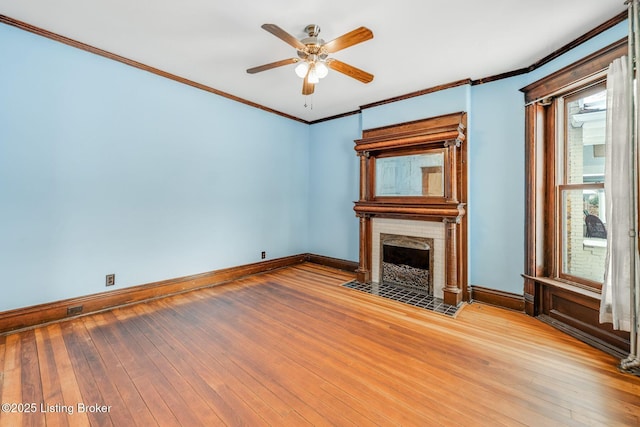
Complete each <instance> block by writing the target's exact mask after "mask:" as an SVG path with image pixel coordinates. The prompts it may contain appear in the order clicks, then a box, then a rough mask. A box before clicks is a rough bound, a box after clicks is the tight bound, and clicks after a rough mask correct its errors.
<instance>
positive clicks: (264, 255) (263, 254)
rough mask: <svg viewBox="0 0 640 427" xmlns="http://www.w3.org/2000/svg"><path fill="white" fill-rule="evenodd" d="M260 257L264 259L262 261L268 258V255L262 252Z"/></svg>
mask: <svg viewBox="0 0 640 427" xmlns="http://www.w3.org/2000/svg"><path fill="white" fill-rule="evenodd" d="M260 256H261V257H262V259H265V258H266V257H267V253H266V252H265V251H262V254H261V255H260Z"/></svg>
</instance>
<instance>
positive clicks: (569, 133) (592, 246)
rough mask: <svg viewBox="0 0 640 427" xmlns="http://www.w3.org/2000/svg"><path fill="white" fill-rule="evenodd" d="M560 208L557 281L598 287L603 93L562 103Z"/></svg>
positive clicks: (595, 90) (602, 238)
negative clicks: (569, 281) (559, 278)
mask: <svg viewBox="0 0 640 427" xmlns="http://www.w3.org/2000/svg"><path fill="white" fill-rule="evenodd" d="M560 104H561V105H563V108H559V109H558V110H559V112H561V114H560V117H559V119H560V120H559V123H558V125H559V126H558V130H559V137H561V138H563V141H564V143H561V144H558V145H557V148H558V150H559V151H560V152H558V157H559V158H560V159H562V160H561V161H560V162H558V165H559V167H560V168H562V169H563V170H560V171H558V172H559V173H558V175H557V176H558V178H559V179H558V184H559V185H558V188H557V190H558V192H557V195H558V198H559V200H558V207H559V209H560V221H559V224H558V225H559V239H558V240H559V243H560V248H561V250H560V256H561V260H560V271H559V275H560V277H561V278H564V279H568V280H572V281H576V282H579V283H584V284H587V285H591V286H596V287H600V285H601V283H602V281H603V280H604V268H605V253H606V225H607V218H606V217H605V205H604V163H605V150H604V147H605V145H604V144H605V125H606V88H605V86H604V84H600V85H597V86H595V87H590V88H588V89H585V90H582V91H580V92H577V93H574V94H572V95H570V96H566V97H564V98H563V99H562V100H560Z"/></svg>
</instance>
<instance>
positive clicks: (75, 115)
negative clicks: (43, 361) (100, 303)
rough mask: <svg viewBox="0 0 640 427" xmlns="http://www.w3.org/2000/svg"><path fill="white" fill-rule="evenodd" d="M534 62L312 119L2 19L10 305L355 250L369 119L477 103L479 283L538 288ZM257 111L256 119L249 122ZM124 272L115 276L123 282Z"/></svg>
mask: <svg viewBox="0 0 640 427" xmlns="http://www.w3.org/2000/svg"><path fill="white" fill-rule="evenodd" d="M626 31H627V25H626V22H623V23H621V24H619V25H617V26H616V27H614V28H612V29H610V30H608V31H606V32H605V33H603V34H601V35H599V36H598V37H595V38H594V39H592V40H589V41H588V42H586V43H584V44H582V45H580V46H578V47H577V48H575V49H574V50H572V51H571V52H569V53H568V54H565V55H563V56H562V57H560V58H557V59H555V60H554V61H552V62H551V63H549V64H546V65H545V66H543V67H541V68H540V69H538V70H536V71H534V72H532V73H529V74H527V75H522V76H516V77H512V78H510V79H504V80H499V81H496V82H492V83H487V84H483V85H477V86H469V85H464V86H458V87H455V88H451V89H447V90H443V91H439V92H435V93H431V94H427V95H423V96H420V97H415V98H410V99H407V100H403V101H400V102H396V103H391V104H385V105H382V106H379V107H375V108H369V109H365V110H363V111H362V113H361V114H356V115H352V116H347V117H343V118H340V119H336V120H332V121H327V122H322V123H318V124H314V125H311V126H307V125H305V124H302V123H298V122H295V121H291V120H288V119H285V118H282V117H280V116H276V115H273V114H269V113H266V112H264V111H262V110H259V109H255V108H251V107H248V106H246V105H244V104H240V103H236V102H233V101H231V100H228V99H225V98H221V97H218V96H215V95H212V94H210V93H207V92H203V91H200V90H197V89H194V88H191V87H189V86H185V85H181V84H179V83H176V82H173V81H170V80H166V79H163V78H161V77H158V76H156V75H153V74H150V73H146V72H144V71H141V70H138V69H134V68H131V67H128V66H125V65H123V64H120V63H117V62H114V61H111V60H107V59H105V58H102V57H99V56H95V55H92V54H89V53H86V52H84V51H81V50H78V49H73V48H71V47H68V46H65V45H62V44H59V43H56V42H53V41H50V40H48V39H44V38H41V37H38V36H35V35H32V34H30V33H27V32H24V31H21V30H18V29H15V28H13V27H9V26H5V25H0V58H2V66H0V272H1V273H2V277H1V279H0V290H1V291H2V297H1V298H0V311H3V310H7V309H12V308H18V307H23V306H28V305H34V304H38V303H43V302H48V301H55V300H59V299H64V298H69V297H75V296H81V295H87V294H92V293H96V292H101V291H104V290H106V289H107V288H105V287H104V275H105V274H108V273H115V274H116V280H117V285H116V287H115V288H121V287H126V286H133V285H138V284H144V283H149V282H153V281H156V280H164V279H169V278H173V277H180V276H184V275H191V274H196V273H200V272H204V271H210V270H215V269H218V268H224V267H229V266H234V265H241V264H246V263H250V262H254V261H258V260H259V255H260V251H262V250H266V251H267V254H268V258H275V257H281V256H286V255H291V254H297V253H304V252H312V253H317V254H320V255H327V256H333V257H337V258H343V259H347V260H352V261H357V258H358V221H357V219H356V217H355V215H354V213H353V204H352V202H353V201H354V200H356V199H357V198H358V176H359V173H358V167H359V165H358V159H357V157H356V156H355V152H354V150H353V140H354V139H357V138H359V137H360V136H361V133H362V130H363V129H369V128H374V127H379V126H385V125H389V124H394V123H400V122H405V121H411V120H416V119H421V118H425V117H432V116H438V115H442V114H448V113H453V112H457V111H467V112H468V125H469V131H468V141H469V189H470V194H469V244H470V246H469V279H470V284H472V285H480V286H485V287H489V288H494V289H498V290H504V291H508V292H514V293H518V294H521V293H522V279H521V277H520V274H521V273H522V271H523V263H524V105H523V95H522V93H521V92H520V91H519V89H520V88H521V87H523V86H525V85H527V84H529V83H531V82H533V81H535V80H538V79H540V78H542V77H544V76H546V75H548V74H550V73H552V72H553V71H555V70H557V69H559V68H561V67H563V66H565V65H568V64H570V63H572V62H574V61H576V60H578V59H580V58H582V57H584V56H586V55H588V54H589V53H591V52H594V51H596V50H597V49H600V48H601V47H604V46H606V45H608V44H610V43H612V42H613V41H616V40H618V39H620V38H623V37H625V35H626ZM248 124H250V125H248ZM109 289H113V288H109Z"/></svg>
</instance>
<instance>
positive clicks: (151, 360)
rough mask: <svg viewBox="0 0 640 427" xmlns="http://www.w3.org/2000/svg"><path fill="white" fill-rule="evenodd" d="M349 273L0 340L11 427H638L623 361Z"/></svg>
mask: <svg viewBox="0 0 640 427" xmlns="http://www.w3.org/2000/svg"><path fill="white" fill-rule="evenodd" d="M352 277H353V275H351V274H348V273H344V272H340V271H338V270H333V269H330V268H327V267H321V266H318V265H315V264H310V263H305V264H300V265H297V266H294V267H289V268H285V269H281V270H277V271H273V272H269V273H265V274H260V275H256V276H252V277H248V278H245V279H242V280H238V281H235V282H233V283H230V284H228V285H223V286H218V287H214V288H209V289H205V290H200V291H194V292H189V293H185V294H182V295H178V296H175V297H170V298H165V299H159V300H155V301H152V302H148V303H144V304H138V305H132V306H129V307H123V308H119V309H115V310H112V311H106V312H102V313H99V314H94V315H88V316H85V317H80V318H77V319H74V320H70V321H66V322H61V323H55V324H50V325H46V326H42V327H38V328H36V329H33V330H28V331H23V332H19V333H14V334H10V335H5V336H0V368H2V372H0V401H1V402H2V403H3V404H5V405H4V406H3V412H2V413H0V426H17V425H49V426H58V425H63V426H64V425H70V426H74V425H95V426H109V425H114V426H130V425H139V426H152V425H162V426H165V425H167V426H198V425H203V426H215V425H230V426H238V425H247V426H259V425H274V426H300V425H331V426H343V425H347V426H348V425H353V426H366V425H380V426H389V425H404V426H430V425H465V426H470V425H490V426H499V425H506V426H513V425H531V426H547V425H553V426H578V425H588V426H593V425H596V426H598V425H602V426H616V425H629V426H634V425H635V426H637V425H640V378H637V377H633V376H630V375H627V374H622V373H619V372H618V371H617V370H616V367H615V366H616V363H617V360H615V359H614V358H613V357H611V356H609V355H607V354H605V353H603V352H601V351H599V350H596V349H594V348H591V347H589V346H587V345H585V344H583V343H581V342H579V341H577V340H575V339H573V338H571V337H569V336H566V335H564V334H562V333H561V332H559V331H557V330H555V329H553V328H551V327H549V326H548V325H546V324H543V323H541V322H539V321H537V320H535V319H533V318H531V317H527V316H525V315H524V314H521V313H516V312H510V311H506V310H502V309H498V308H494V307H490V306H486V305H481V304H470V305H467V306H466V307H464V308H463V309H462V310H461V312H460V313H459V314H458V316H457V318H455V319H452V318H450V317H446V316H443V315H439V314H436V313H431V312H427V311H424V310H421V309H418V308H415V307H412V306H407V305H401V304H399V303H396V302H393V301H389V300H384V299H382V298H379V297H375V296H372V295H368V294H365V293H362V292H359V291H355V290H351V289H347V288H344V287H341V286H339V285H340V284H342V283H344V282H346V281H349V280H351V279H352ZM7 404H9V407H7ZM11 404H16V405H13V407H12V405H11ZM19 404H29V405H27V406H20V405H19ZM79 404H84V405H85V407H84V408H83V407H82V405H80V406H79ZM7 409H9V410H14V409H15V410H16V412H5V411H6V410H7ZM19 409H21V410H22V412H20V411H18V410H19ZM25 409H29V410H31V409H33V410H34V411H32V413H25V412H24V410H25ZM99 410H100V411H99ZM96 411H98V412H96Z"/></svg>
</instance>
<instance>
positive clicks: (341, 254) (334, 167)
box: [309, 114, 362, 261]
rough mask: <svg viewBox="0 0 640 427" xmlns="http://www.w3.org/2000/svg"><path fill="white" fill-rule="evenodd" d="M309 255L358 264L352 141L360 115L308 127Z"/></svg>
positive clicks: (356, 179)
mask: <svg viewBox="0 0 640 427" xmlns="http://www.w3.org/2000/svg"><path fill="white" fill-rule="evenodd" d="M310 128H311V137H310V142H309V176H310V180H309V181H310V184H309V224H310V230H309V252H311V253H314V254H319V255H325V256H330V257H334V258H340V259H346V260H350V261H358V249H359V234H358V233H359V231H358V219H357V218H356V216H355V212H354V211H353V202H354V201H356V200H358V197H359V194H358V191H359V190H358V188H359V185H360V184H359V180H360V172H359V167H360V163H359V159H358V157H357V156H356V152H355V150H354V140H356V139H358V138H360V137H361V135H362V132H361V131H360V115H359V114H355V115H351V116H347V117H343V118H340V119H337V120H332V121H328V122H322V123H318V124H315V125H312V126H310Z"/></svg>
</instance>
